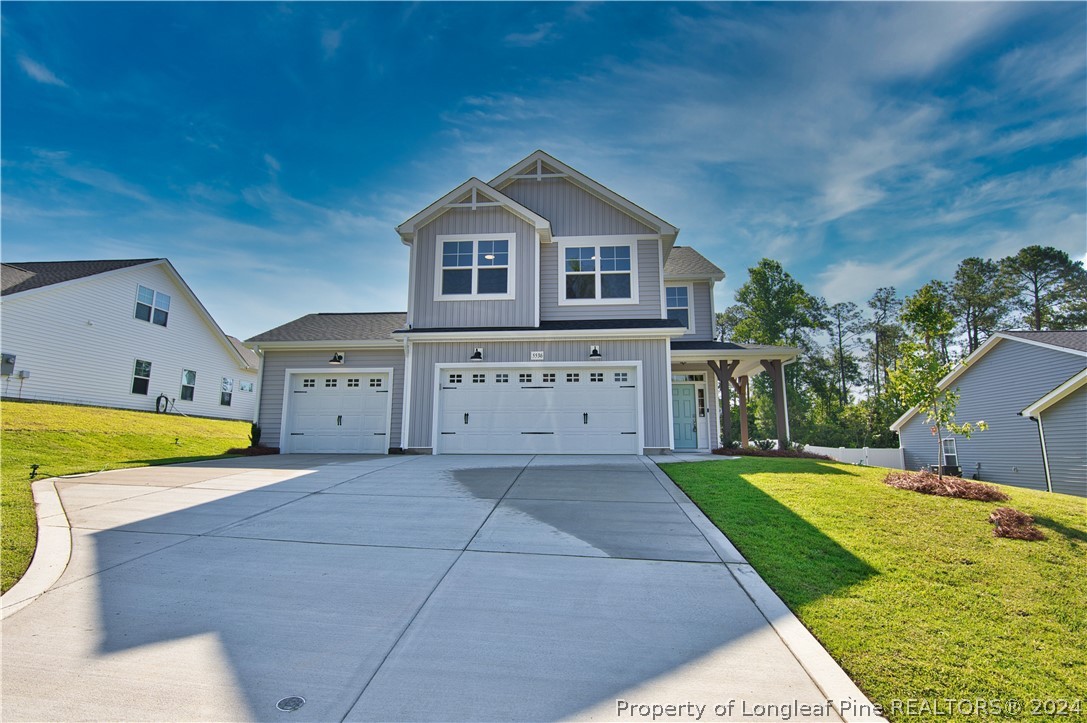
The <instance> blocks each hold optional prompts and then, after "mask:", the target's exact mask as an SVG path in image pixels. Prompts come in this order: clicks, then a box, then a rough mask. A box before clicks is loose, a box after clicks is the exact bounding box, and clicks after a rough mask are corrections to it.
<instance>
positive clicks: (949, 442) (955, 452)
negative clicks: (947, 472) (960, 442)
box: [930, 437, 959, 467]
mask: <svg viewBox="0 0 1087 723" xmlns="http://www.w3.org/2000/svg"><path fill="white" fill-rule="evenodd" d="M943 451H944V454H943V458H944V467H958V466H959V449H958V446H957V445H956V444H955V438H954V437H948V438H947V439H945V440H944V450H943ZM930 459H931V458H930Z"/></svg>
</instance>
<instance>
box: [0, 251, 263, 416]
mask: <svg viewBox="0 0 1087 723" xmlns="http://www.w3.org/2000/svg"><path fill="white" fill-rule="evenodd" d="M0 269H2V271H0V279H2V296H0V333H2V335H0V352H2V353H3V365H2V369H0V393H2V395H3V397H4V398H5V399H28V400H39V401H51V402H67V403H72V404H90V405H96V406H103V407H118V408H122V409H141V410H148V411H153V410H155V409H156V405H157V404H158V403H159V399H160V397H163V396H164V397H165V398H166V400H168V402H167V403H168V405H169V409H170V411H171V412H179V413H183V414H187V415H192V416H204V417H219V418H225V419H243V420H251V419H253V412H254V408H255V405H256V397H257V391H256V389H255V385H256V383H257V381H258V374H257V371H258V365H259V359H258V357H257V356H256V355H255V354H253V353H252V352H251V351H250V350H248V349H246V348H245V347H243V346H242V345H241V343H240V342H238V341H237V340H236V339H232V337H228V336H227V335H226V334H224V333H223V331H222V329H220V328H219V326H218V324H216V323H215V320H214V319H212V317H211V315H210V314H209V313H208V311H207V309H205V308H204V305H203V304H201V303H200V300H199V299H197V298H196V296H195V295H194V294H193V292H192V290H191V289H190V288H189V286H188V284H186V283H185V281H184V280H182V278H181V276H179V275H178V273H177V271H176V270H175V269H174V267H173V265H171V264H170V262H169V261H168V260H167V259H125V260H115V261H45V262H25V263H4V264H3V265H2V267H0Z"/></svg>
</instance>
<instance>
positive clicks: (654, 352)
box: [407, 339, 672, 449]
mask: <svg viewBox="0 0 1087 723" xmlns="http://www.w3.org/2000/svg"><path fill="white" fill-rule="evenodd" d="M590 345H597V346H599V347H600V353H601V354H602V355H603V357H604V361H605V362H607V363H618V362H635V361H640V362H642V398H643V404H644V409H643V411H644V420H645V436H644V438H643V443H644V445H645V446H646V447H647V448H654V449H657V448H659V449H667V448H668V446H669V444H668V443H669V437H668V430H669V426H670V425H671V423H672V411H671V409H669V408H668V384H669V383H670V376H669V371H668V341H667V340H666V339H616V340H592V339H585V340H577V341H574V340H569V341H511V342H491V341H488V342H413V344H412V352H411V353H412V390H411V417H410V420H409V427H410V429H409V430H408V442H407V446H409V447H410V448H412V449H431V448H432V447H433V441H432V440H431V431H432V425H433V420H434V365H435V364H439V363H443V364H444V363H461V362H466V361H468V357H469V356H471V354H472V352H473V351H474V350H475V348H476V347H479V346H482V347H483V350H484V356H485V359H486V360H487V362H488V363H493V362H502V363H515V362H527V361H528V360H529V356H530V352H532V351H543V353H544V358H545V359H546V360H547V361H545V362H540V363H539V368H540V369H541V370H544V371H546V368H547V363H548V362H581V363H587V358H588V354H589V346H590Z"/></svg>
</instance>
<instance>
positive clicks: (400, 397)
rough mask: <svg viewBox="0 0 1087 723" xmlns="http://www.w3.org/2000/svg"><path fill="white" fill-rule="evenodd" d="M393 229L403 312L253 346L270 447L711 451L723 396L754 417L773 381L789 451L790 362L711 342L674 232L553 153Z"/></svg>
mask: <svg viewBox="0 0 1087 723" xmlns="http://www.w3.org/2000/svg"><path fill="white" fill-rule="evenodd" d="M396 230H397V232H398V233H399V235H400V239H401V241H402V242H403V243H404V244H405V245H406V246H407V247H408V252H409V254H410V264H409V269H410V271H409V274H410V275H409V280H408V302H407V311H406V312H389V313H364V314H311V315H309V316H305V317H302V318H300V319H296V320H295V321H292V322H290V323H287V324H284V325H283V326H280V327H277V328H275V329H272V330H270V331H267V332H264V333H263V334H258V335H257V336H255V337H253V338H251V339H249V340H248V342H247V343H249V344H250V346H252V347H253V348H254V349H256V350H258V351H259V353H261V354H262V355H263V363H262V383H261V395H260V400H259V412H258V419H259V422H260V424H261V425H262V427H263V429H264V437H263V438H264V440H265V442H266V443H268V444H274V443H275V440H278V441H279V446H280V448H281V450H282V451H283V452H356V453H361V452H374V453H384V452H387V451H389V450H399V449H402V450H405V451H413V452H423V453H434V454H443V453H617V454H618V453H625V454H642V453H652V452H662V451H665V450H671V449H676V450H682V449H689V450H695V449H702V450H709V449H711V448H713V447H717V446H719V445H720V440H721V421H720V420H721V413H720V409H719V402H720V399H721V398H720V397H719V395H718V394H717V390H718V387H721V386H724V385H725V384H731V385H733V386H734V387H735V388H736V389H737V390H738V391H739V392H740V400H741V412H742V411H743V410H742V406H743V402H744V400H745V399H746V397H745V394H746V388H747V387H746V381H747V378H748V377H749V376H751V375H754V374H758V373H763V372H764V371H765V372H768V373H770V374H771V375H772V376H773V378H774V380H775V387H776V388H777V389H778V390H779V391H778V402H779V403H778V410H779V415H778V418H779V425H778V426H779V434H778V436H779V437H780V438H782V439H786V438H787V437H788V431H787V423H786V417H787V412H786V408H785V407H786V405H785V399H784V393H783V391H781V384H780V383H779V382H780V380H781V370H782V364H783V363H785V362H788V361H790V360H791V359H793V358H795V355H796V350H795V349H788V348H781V347H752V346H744V345H739V344H731V343H722V342H716V341H714V340H713V339H714V309H713V286H714V284H715V283H717V282H719V281H721V280H722V279H723V278H724V272H722V271H721V269H720V268H718V267H717V266H716V265H714V264H713V263H711V262H710V261H708V260H707V259H705V258H704V257H703V256H701V255H700V254H699V253H698V252H696V251H695V250H694V249H691V248H686V247H681V246H676V245H675V241H676V236H677V234H678V233H679V230H678V229H677V228H676V227H675V226H672V225H671V224H669V223H668V222H666V221H664V220H662V219H661V218H659V217H657V216H655V215H654V214H652V213H650V212H649V211H646V210H645V209H643V208H641V207H640V206H637V205H635V204H634V203H631V202H630V201H628V200H627V199H625V198H623V197H622V196H619V195H618V194H616V193H615V192H613V191H611V190H609V189H608V188H605V187H604V186H602V185H601V184H599V183H597V182H596V181H594V180H593V179H591V178H589V177H588V176H585V175H584V174H582V173H580V172H578V171H576V170H574V169H573V168H570V167H569V166H567V165H565V164H564V163H562V162H560V161H558V160H556V159H555V158H552V157H551V156H549V155H547V154H546V153H544V152H542V151H537V152H536V153H533V154H532V155H530V156H529V157H527V158H525V159H524V160H522V161H520V162H518V163H517V164H515V165H513V166H511V167H510V168H509V169H508V170H507V171H505V172H504V173H502V174H501V175H499V176H498V177H497V178H495V179H493V180H492V181H490V182H489V183H484V182H483V181H481V180H479V179H476V178H472V179H469V180H468V181H466V182H465V183H463V184H462V185H460V186H458V187H457V188H455V189H453V190H452V191H450V192H449V193H448V194H446V195H445V196H443V197H442V198H440V199H438V200H437V201H435V202H434V203H432V204H431V205H429V206H427V207H426V208H424V209H423V210H421V211H419V213H417V214H415V215H414V216H412V217H411V218H410V219H408V220H407V221H405V222H404V223H403V224H401V225H400V226H398V227H397V229H396ZM725 399H726V400H727V396H726V397H725ZM726 411H727V410H726ZM741 419H743V418H742V417H741ZM745 434H746V427H745Z"/></svg>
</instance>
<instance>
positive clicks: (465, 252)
mask: <svg viewBox="0 0 1087 723" xmlns="http://www.w3.org/2000/svg"><path fill="white" fill-rule="evenodd" d="M514 245H515V244H514V237H513V236H503V235H493V234H483V235H478V236H439V237H438V278H437V280H436V285H437V289H436V291H437V293H436V294H435V297H436V298H438V299H446V300H450V299H512V298H513V277H512V276H511V274H510V269H511V268H512V266H513V250H514Z"/></svg>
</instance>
